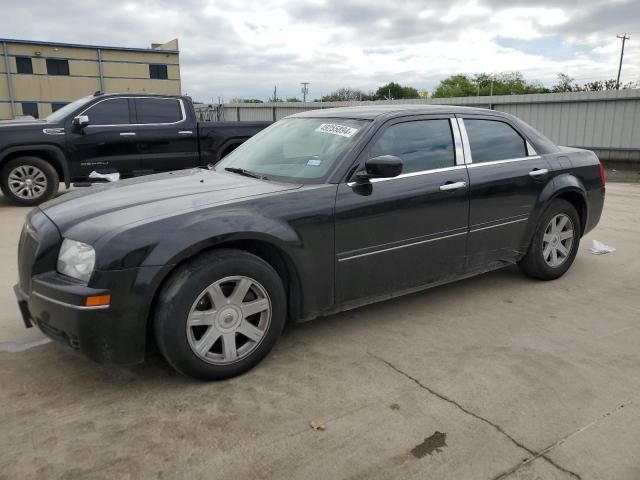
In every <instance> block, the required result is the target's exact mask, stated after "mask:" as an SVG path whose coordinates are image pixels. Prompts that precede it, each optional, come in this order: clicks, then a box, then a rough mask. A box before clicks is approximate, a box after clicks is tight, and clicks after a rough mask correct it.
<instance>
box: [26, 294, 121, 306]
mask: <svg viewBox="0 0 640 480" xmlns="http://www.w3.org/2000/svg"><path fill="white" fill-rule="evenodd" d="M31 293H32V294H33V295H35V296H36V297H40V298H41V299H43V300H46V301H47V302H51V303H55V304H56V305H60V306H61V307H67V308H73V309H74V310H106V309H107V308H109V307H110V305H99V306H97V307H85V306H84V305H73V304H72V303H67V302H63V301H60V300H56V299H55V298H51V297H47V296H46V295H43V294H41V293H39V292H36V291H33V292H31Z"/></svg>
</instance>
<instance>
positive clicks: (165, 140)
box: [0, 92, 270, 205]
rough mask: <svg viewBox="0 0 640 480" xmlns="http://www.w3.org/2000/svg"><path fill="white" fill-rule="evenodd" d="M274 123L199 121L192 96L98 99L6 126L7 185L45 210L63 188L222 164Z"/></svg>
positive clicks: (0, 140) (2, 140) (2, 160)
mask: <svg viewBox="0 0 640 480" xmlns="http://www.w3.org/2000/svg"><path fill="white" fill-rule="evenodd" d="M269 123H270V122H198V120H197V118H196V114H195V110H194V108H193V104H192V102H191V99H190V98H189V97H185V96H170V95H149V94H109V95H104V94H101V93H99V92H98V93H96V94H94V95H92V96H88V97H83V98H80V99H79V100H76V101H75V102H72V103H70V104H68V105H65V106H64V107H62V108H61V109H59V110H57V111H56V112H54V113H53V114H51V115H49V116H48V117H47V118H45V119H43V120H33V121H24V120H21V121H4V122H0V186H1V188H2V192H3V193H4V195H5V196H6V197H7V198H9V199H10V200H11V201H12V202H13V203H16V204H19V205H37V204H39V203H42V202H44V201H46V200H48V199H50V198H51V197H53V196H54V195H55V194H56V192H57V191H58V187H59V184H60V182H61V181H62V182H64V183H65V184H66V186H67V187H69V185H70V184H71V183H72V182H74V183H75V182H83V183H86V182H93V181H96V180H95V179H94V178H90V175H91V173H92V172H97V173H99V174H100V173H115V172H118V173H119V174H120V177H121V178H127V177H132V176H137V175H146V174H150V173H156V172H163V171H168V170H179V169H183V168H192V167H196V166H199V165H208V164H215V163H217V162H218V161H219V160H220V159H221V158H222V157H224V156H225V155H226V154H227V153H229V152H231V151H232V150H233V149H234V148H236V147H237V146H238V145H240V144H241V143H242V142H244V141H245V140H246V139H247V138H249V137H251V136H252V135H254V134H256V133H257V132H259V131H260V130H262V129H263V128H265V127H266V126H267V125H269Z"/></svg>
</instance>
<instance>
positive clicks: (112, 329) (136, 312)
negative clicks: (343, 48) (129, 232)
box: [14, 268, 160, 365]
mask: <svg viewBox="0 0 640 480" xmlns="http://www.w3.org/2000/svg"><path fill="white" fill-rule="evenodd" d="M159 270H160V269H159V268H136V269H128V270H121V271H117V272H103V273H101V276H102V277H103V278H102V282H101V283H102V284H107V285H110V286H112V288H105V289H97V288H90V287H87V286H86V285H83V284H80V283H77V282H75V281H73V280H70V279H68V278H66V277H64V276H63V275H60V274H58V273H56V272H47V273H44V274H40V275H36V276H34V277H32V278H31V291H30V292H29V293H28V294H27V293H26V292H25V291H24V290H23V289H22V287H21V286H20V285H15V286H14V292H15V295H16V299H17V301H18V305H19V307H20V312H21V313H22V318H23V321H24V323H25V326H26V327H30V326H32V325H36V326H37V327H38V328H39V329H40V330H41V331H42V333H44V334H45V335H46V336H47V337H49V338H51V339H53V340H55V341H57V342H59V343H62V344H64V345H66V346H67V347H70V348H72V349H74V350H77V351H80V352H81V353H82V354H84V355H86V356H87V357H89V358H90V359H92V360H95V361H96V362H99V363H108V364H119V365H125V364H133V363H139V362H142V361H144V359H145V357H146V351H147V349H146V345H147V324H148V321H147V320H148V317H149V307H150V303H151V299H152V295H148V294H147V292H150V291H152V289H146V288H136V285H138V286H140V284H139V283H138V282H139V281H140V280H141V277H142V279H144V278H148V279H150V278H152V277H155V275H156V274H157V273H159ZM105 280H108V281H105ZM147 286H149V285H148V284H147ZM105 294H110V295H111V298H112V300H111V303H110V305H107V306H96V307H87V306H85V301H86V298H87V297H89V296H95V295H105Z"/></svg>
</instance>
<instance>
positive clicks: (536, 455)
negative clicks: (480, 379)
mask: <svg viewBox="0 0 640 480" xmlns="http://www.w3.org/2000/svg"><path fill="white" fill-rule="evenodd" d="M367 354H368V355H369V356H370V357H373V358H375V359H376V360H378V361H379V362H382V363H384V364H385V365H387V366H388V367H389V368H391V369H392V370H394V371H396V372H397V373H399V374H400V375H403V376H404V377H406V378H408V379H409V380H411V381H412V382H413V383H415V384H416V385H418V386H419V387H420V388H421V389H423V390H426V391H427V392H429V393H430V394H431V395H433V396H435V397H437V398H439V399H440V400H443V401H445V402H447V403H449V404H451V405H453V406H454V407H456V408H457V409H458V410H460V411H461V412H463V413H465V414H467V415H469V416H471V417H473V418H475V419H476V420H479V421H481V422H483V423H485V424H487V425H489V426H490V427H491V428H493V429H494V430H496V431H497V432H499V433H501V434H502V435H503V436H505V437H506V438H508V439H509V440H510V441H511V442H512V443H513V444H514V445H515V446H516V447H518V448H520V449H522V450H524V451H525V452H527V453H528V454H529V455H531V457H529V458H527V459H526V460H524V461H522V462H520V463H519V464H517V465H515V466H514V467H512V468H510V469H509V470H506V471H504V472H502V473H500V474H498V475H497V476H495V477H493V478H492V479H491V480H500V479H502V478H505V477H507V476H508V475H511V474H512V473H513V472H515V471H517V470H519V469H520V468H522V467H523V466H525V465H527V464H529V463H531V462H533V461H534V460H536V459H538V458H541V459H543V460H545V461H546V462H548V463H549V464H551V465H553V466H554V467H555V468H557V469H558V470H560V471H562V472H564V473H566V474H568V475H571V476H572V477H573V478H575V479H577V480H581V477H580V475H578V474H577V473H575V472H572V471H571V470H568V469H566V468H564V467H562V466H561V465H558V464H557V463H556V462H554V461H553V460H551V459H550V458H548V457H547V456H546V455H545V454H546V453H548V452H549V451H550V450H551V449H552V448H555V446H557V445H556V444H558V445H559V443H558V442H556V444H553V445H554V446H552V447H551V448H548V449H543V450H542V451H540V452H536V451H535V450H532V449H530V448H529V447H527V446H526V445H524V444H523V443H521V442H519V441H518V440H516V439H515V438H514V437H512V436H511V435H510V434H509V433H507V432H506V431H505V430H504V429H503V428H502V427H501V426H500V425H498V424H496V423H494V422H492V421H491V420H489V419H487V418H484V417H483V416H481V415H478V414H477V413H475V412H472V411H471V410H469V409H468V408H465V407H464V406H462V405H461V404H460V403H458V402H456V401H455V400H453V399H452V398H449V397H447V396H446V395H444V394H442V393H440V392H438V391H436V390H434V389H433V388H431V387H429V386H427V385H425V384H424V383H422V382H421V381H420V380H418V379H417V378H415V377H412V376H411V375H409V374H408V373H406V372H405V371H403V370H401V369H400V368H398V367H396V366H395V365H394V364H393V363H391V362H389V361H387V360H385V359H384V358H382V357H379V356H378V355H375V354H373V353H371V352H369V351H367ZM567 438H569V437H567ZM567 438H565V439H563V440H562V441H564V440H566V439H567ZM562 441H560V442H562Z"/></svg>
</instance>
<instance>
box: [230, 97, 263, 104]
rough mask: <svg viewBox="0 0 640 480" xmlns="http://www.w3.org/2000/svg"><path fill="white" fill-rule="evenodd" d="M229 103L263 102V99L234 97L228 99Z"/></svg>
mask: <svg viewBox="0 0 640 480" xmlns="http://www.w3.org/2000/svg"><path fill="white" fill-rule="evenodd" d="M229 103H263V101H262V100H259V99H257V98H242V97H234V98H232V99H231V100H230V101H229Z"/></svg>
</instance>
